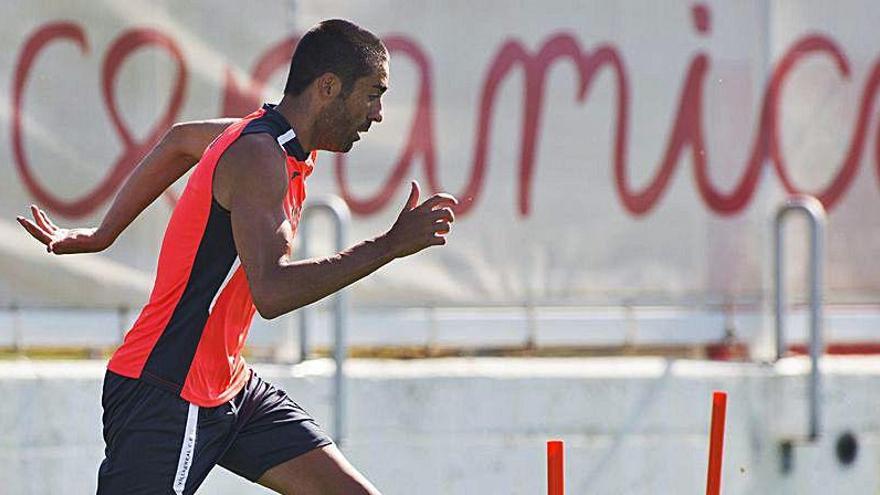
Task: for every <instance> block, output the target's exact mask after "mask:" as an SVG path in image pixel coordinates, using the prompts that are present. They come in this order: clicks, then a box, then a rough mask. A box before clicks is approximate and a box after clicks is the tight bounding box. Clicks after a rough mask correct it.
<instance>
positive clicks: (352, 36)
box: [284, 19, 388, 96]
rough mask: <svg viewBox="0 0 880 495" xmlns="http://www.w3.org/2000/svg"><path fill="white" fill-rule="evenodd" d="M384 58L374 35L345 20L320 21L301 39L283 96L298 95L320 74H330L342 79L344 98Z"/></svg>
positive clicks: (292, 60)
mask: <svg viewBox="0 0 880 495" xmlns="http://www.w3.org/2000/svg"><path fill="white" fill-rule="evenodd" d="M387 57H388V51H387V50H386V48H385V45H384V44H382V41H381V40H379V38H378V37H377V36H376V35H375V34H373V33H371V32H369V31H367V30H366V29H363V28H361V27H360V26H358V25H357V24H354V23H351V22H349V21H346V20H342V19H331V20H327V21H323V22H321V23H320V24H318V25H317V26H315V27H313V28H312V29H310V30H309V31H308V32H307V33H306V34H304V35H303V37H302V38H300V40H299V44H298V45H297V46H296V50H295V51H294V52H293V58H292V59H291V60H290V74H289V75H288V76H287V85H286V86H285V87H284V94H289V95H291V96H297V95H299V94H300V93H302V92H303V91H304V90H305V89H306V88H307V87H308V86H309V85H310V84H312V82H313V81H314V80H315V79H317V78H318V77H320V76H321V75H322V74H326V73H328V72H332V73H333V74H336V75H337V76H338V77H339V79H340V80H342V94H343V95H347V94H348V93H349V92H350V91H351V90H352V88H353V87H354V83H355V81H357V80H358V79H360V78H362V77H364V76H368V75H370V74H372V73H373V72H374V71H375V70H376V68H377V67H379V66H380V65H381V64H382V62H383V61H385V60H386V59H387Z"/></svg>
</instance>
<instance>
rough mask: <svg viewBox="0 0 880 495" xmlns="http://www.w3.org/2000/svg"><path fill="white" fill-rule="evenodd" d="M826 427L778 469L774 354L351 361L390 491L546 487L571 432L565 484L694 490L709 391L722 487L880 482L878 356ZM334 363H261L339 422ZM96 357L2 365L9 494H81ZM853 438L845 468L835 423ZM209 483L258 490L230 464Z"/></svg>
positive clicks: (355, 457) (849, 361) (2, 471)
mask: <svg viewBox="0 0 880 495" xmlns="http://www.w3.org/2000/svg"><path fill="white" fill-rule="evenodd" d="M823 365H824V369H825V373H826V375H825V377H826V380H825V383H826V388H825V392H824V394H823V398H824V404H825V409H824V417H823V418H824V425H825V427H824V433H825V434H824V436H823V437H822V439H821V441H820V442H819V443H818V444H815V445H804V446H799V447H796V449H795V459H794V470H793V472H792V473H791V474H789V475H787V476H783V475H782V474H781V473H780V472H779V469H778V466H779V462H780V461H779V458H778V455H777V449H778V440H779V439H781V438H784V437H788V436H791V435H796V434H799V433H801V432H805V431H806V424H805V418H806V408H805V404H806V402H805V396H804V393H805V387H804V384H805V378H804V372H805V371H806V367H805V362H804V361H802V360H799V359H791V360H785V361H783V362H782V363H780V364H779V365H777V366H775V367H770V366H762V365H753V364H734V363H710V362H695V361H668V360H664V359H659V358H614V359H611V358H609V359H532V360H522V359H442V360H429V361H387V362H385V361H357V360H355V361H352V362H351V363H350V366H349V371H350V375H351V381H350V388H349V390H350V396H349V401H350V402H349V404H350V409H349V411H350V416H349V420H348V431H349V433H350V437H349V441H348V443H347V444H346V445H345V446H344V450H345V451H346V452H347V453H348V455H349V457H350V458H351V460H352V461H353V462H354V463H355V464H356V465H357V466H358V467H359V468H360V469H361V470H362V471H364V472H365V473H366V474H367V475H368V476H369V477H370V478H371V479H372V480H374V481H375V483H376V484H377V485H378V486H379V487H380V488H382V489H383V490H384V492H385V493H388V494H396V493H419V494H420V495H422V494H424V495H431V494H496V493H497V494H524V495H525V494H529V495H533V494H536V493H542V492H543V490H544V489H545V488H544V486H545V479H544V476H545V474H544V466H545V460H544V442H545V441H546V440H547V439H550V438H562V439H564V440H565V441H566V465H567V472H566V479H567V486H568V493H572V494H586V493H597V494H617V493H621V494H641V493H645V494H648V493H651V494H655V493H701V492H702V491H703V490H704V489H705V471H706V461H707V444H708V437H707V432H708V425H709V411H710V402H711V392H712V390H714V389H724V390H727V392H728V393H729V403H728V404H729V405H728V419H727V434H726V440H725V441H726V450H725V458H724V483H723V488H724V493H727V494H748V495H754V494H773V495H777V494H792V495H794V494H797V495H804V494H817V495H818V494H827V493H835V494H862V493H873V492H875V491H877V490H878V489H880V472H878V470H877V465H878V463H880V437H878V434H880V423H878V422H877V419H876V411H878V410H880V396H878V395H877V394H876V393H874V392H875V391H876V389H877V387H878V386H880V360H878V359H876V358H846V359H842V358H827V359H826V360H825V361H824V363H823ZM331 368H332V364H331V363H329V362H325V361H315V362H309V363H306V364H305V365H301V366H298V367H294V368H287V367H279V366H257V367H256V369H257V370H258V372H260V373H261V374H262V375H263V376H264V377H267V378H269V379H271V380H272V381H274V382H276V383H279V384H281V385H282V386H283V387H284V388H285V389H286V390H287V391H288V392H289V393H290V394H291V395H292V396H293V397H294V398H295V399H296V400H297V401H298V402H299V403H300V404H302V405H303V406H304V407H306V408H307V409H308V410H310V411H311V412H312V413H313V414H314V415H315V416H316V417H318V418H319V419H320V420H321V421H322V423H323V424H325V425H329V424H330V403H329V400H330V397H331V394H330V390H329V388H328V387H329V386H330V379H329V376H330V374H331V372H332V369H331ZM102 370H103V364H102V363H99V362H92V363H69V362H68V363H53V362H3V363H0V377H2V379H0V395H2V396H3V397H4V401H3V402H2V403H0V431H2V432H3V435H2V437H0V438H2V440H0V479H2V480H3V490H2V493H10V494H13V493H14V494H55V493H88V492H90V491H92V490H93V489H94V479H95V472H96V468H97V465H98V463H99V462H100V458H101V447H102V446H101V441H100V408H99V405H98V398H99V391H100V377H101V375H102ZM845 430H851V431H853V432H854V433H855V434H856V437H857V439H858V441H859V450H858V455H857V458H856V461H855V463H854V464H853V465H851V466H849V467H841V466H840V465H839V464H838V463H837V461H836V458H835V454H834V443H835V442H836V440H837V437H838V435H839V434H840V433H841V432H842V431H845ZM201 492H202V493H211V494H215V493H216V494H221V495H222V494H232V493H264V490H262V489H260V488H259V487H253V486H249V484H248V483H247V482H245V481H241V480H239V479H237V478H235V477H234V476H232V475H229V474H228V473H225V472H223V471H222V470H216V471H215V472H214V473H212V475H211V477H210V478H209V480H208V481H207V482H206V484H205V485H204V488H203V489H202V490H201Z"/></svg>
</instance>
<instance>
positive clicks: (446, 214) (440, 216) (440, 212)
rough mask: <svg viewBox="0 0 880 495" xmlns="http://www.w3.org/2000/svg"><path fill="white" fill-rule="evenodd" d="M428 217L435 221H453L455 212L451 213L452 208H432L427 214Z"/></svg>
mask: <svg viewBox="0 0 880 495" xmlns="http://www.w3.org/2000/svg"><path fill="white" fill-rule="evenodd" d="M429 218H430V219H431V220H432V221H435V222H436V221H438V220H443V221H446V222H454V221H455V214H454V213H452V208H439V209H437V210H432V211H431V213H430V215H429Z"/></svg>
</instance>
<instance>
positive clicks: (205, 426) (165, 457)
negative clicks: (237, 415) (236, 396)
mask: <svg viewBox="0 0 880 495" xmlns="http://www.w3.org/2000/svg"><path fill="white" fill-rule="evenodd" d="M103 406H104V442H105V444H106V449H105V454H104V456H105V457H104V461H103V462H102V463H101V467H100V469H99V471H98V493H99V494H100V495H115V494H126V495H128V494H157V493H176V494H191V493H194V492H195V490H196V489H197V488H198V486H199V485H200V484H201V482H202V481H203V480H204V479H205V477H206V476H207V475H208V472H209V471H210V470H211V468H212V467H213V466H214V465H215V464H216V462H217V459H218V458H219V457H220V454H221V453H222V451H223V449H224V444H225V443H226V439H227V438H229V432H230V431H231V428H232V425H233V416H232V415H231V414H230V411H229V407H228V406H226V407H219V408H211V409H203V408H199V407H197V406H194V405H192V404H189V403H187V402H186V401H184V400H183V399H180V398H179V397H177V396H175V395H174V394H172V393H170V392H167V391H165V390H161V389H158V388H156V387H154V386H152V385H149V384H146V383H143V382H141V381H140V380H133V379H130V378H125V377H121V376H119V375H115V374H113V373H112V372H108V374H107V376H106V377H105V383H104V397H103Z"/></svg>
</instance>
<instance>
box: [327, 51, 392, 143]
mask: <svg viewBox="0 0 880 495" xmlns="http://www.w3.org/2000/svg"><path fill="white" fill-rule="evenodd" d="M387 89H388V62H387V61H385V62H383V63H382V65H380V66H379V67H378V68H377V69H376V71H375V72H374V73H373V74H370V75H368V76H364V77H362V78H360V79H358V80H357V81H355V83H354V87H353V88H352V90H351V92H350V93H349V94H348V95H347V96H346V97H342V96H339V97H338V98H336V99H335V100H333V102H331V103H330V104H329V105H328V106H327V107H326V108H325V110H324V112H322V115H321V116H320V117H319V126H320V127H321V133H320V134H321V135H323V136H324V139H322V141H324V142H323V143H322V146H321V148H322V149H325V150H328V151H338V152H343V153H345V152H347V151H349V150H351V148H352V146H353V145H354V142H355V141H358V140H359V139H360V135H359V133H362V132H367V131H368V130H369V129H370V126H371V125H372V124H373V122H382V95H383V94H384V93H385V91H386V90H387Z"/></svg>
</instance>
